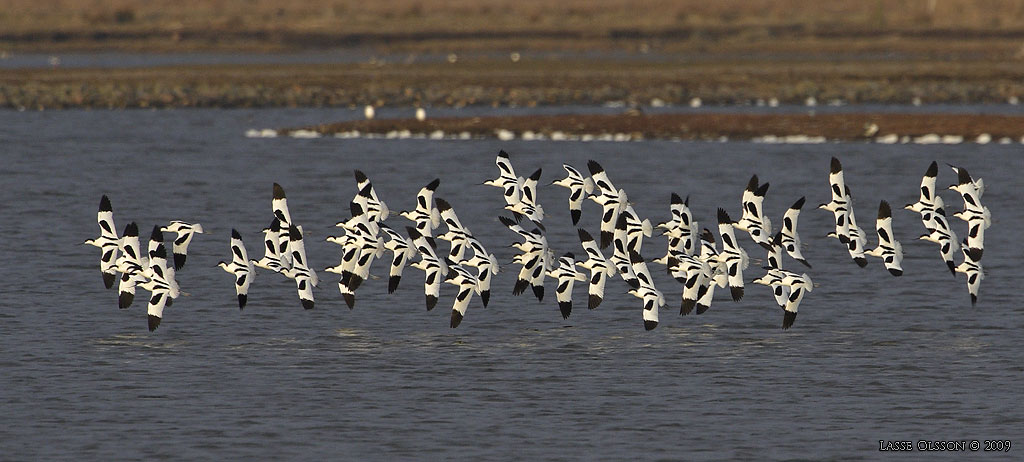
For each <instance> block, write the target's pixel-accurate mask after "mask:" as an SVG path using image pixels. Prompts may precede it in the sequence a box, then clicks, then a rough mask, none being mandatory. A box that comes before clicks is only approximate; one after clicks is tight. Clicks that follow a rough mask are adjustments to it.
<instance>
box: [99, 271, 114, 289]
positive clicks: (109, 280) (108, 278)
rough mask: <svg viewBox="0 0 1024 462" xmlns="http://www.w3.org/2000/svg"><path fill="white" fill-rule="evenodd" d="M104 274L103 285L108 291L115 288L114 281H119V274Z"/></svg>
mask: <svg viewBox="0 0 1024 462" xmlns="http://www.w3.org/2000/svg"><path fill="white" fill-rule="evenodd" d="M102 274H103V285H104V286H106V287H107V288H108V289H110V288H113V287H114V280H116V279H117V274H114V273H102Z"/></svg>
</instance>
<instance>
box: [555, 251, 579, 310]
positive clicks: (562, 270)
mask: <svg viewBox="0 0 1024 462" xmlns="http://www.w3.org/2000/svg"><path fill="white" fill-rule="evenodd" d="M548 276H551V277H552V278H555V280H556V282H557V283H558V286H557V288H555V298H557V299H558V310H559V311H560V312H561V313H562V319H569V314H571V313H572V287H573V285H574V284H575V283H576V281H586V280H587V276H586V275H585V274H583V273H582V272H580V271H579V270H578V269H577V268H576V256H575V255H573V254H572V252H567V253H566V254H565V255H562V256H561V257H560V258H559V259H558V268H556V269H554V270H552V271H549V272H548Z"/></svg>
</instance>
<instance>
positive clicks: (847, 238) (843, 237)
mask: <svg viewBox="0 0 1024 462" xmlns="http://www.w3.org/2000/svg"><path fill="white" fill-rule="evenodd" d="M839 242H841V243H843V244H849V243H850V236H847V235H845V234H840V235H839Z"/></svg>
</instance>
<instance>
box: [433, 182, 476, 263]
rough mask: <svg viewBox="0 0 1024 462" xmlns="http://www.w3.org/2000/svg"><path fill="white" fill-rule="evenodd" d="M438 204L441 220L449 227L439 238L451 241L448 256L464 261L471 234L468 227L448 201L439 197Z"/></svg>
mask: <svg viewBox="0 0 1024 462" xmlns="http://www.w3.org/2000/svg"><path fill="white" fill-rule="evenodd" d="M434 202H435V203H436V204H437V211H438V213H440V214H441V222H442V223H444V224H445V227H447V229H448V230H447V231H446V232H444V233H442V234H438V235H437V239H439V240H442V241H448V242H449V243H451V247H450V251H449V252H448V258H450V259H452V260H453V261H456V262H458V261H462V259H463V257H465V255H466V248H467V247H469V240H468V236H470V235H471V233H470V231H469V229H468V228H466V227H465V226H463V225H462V221H460V220H459V216H458V215H457V214H456V213H455V210H454V209H452V206H451V204H449V203H448V201H446V200H444V199H441V198H440V197H439V198H436V199H434Z"/></svg>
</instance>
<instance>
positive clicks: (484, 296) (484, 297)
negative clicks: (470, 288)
mask: <svg viewBox="0 0 1024 462" xmlns="http://www.w3.org/2000/svg"><path fill="white" fill-rule="evenodd" d="M490 300H491V290H490V289H487V290H482V291H480V301H481V302H483V304H484V308H487V302H489V301H490Z"/></svg>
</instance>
